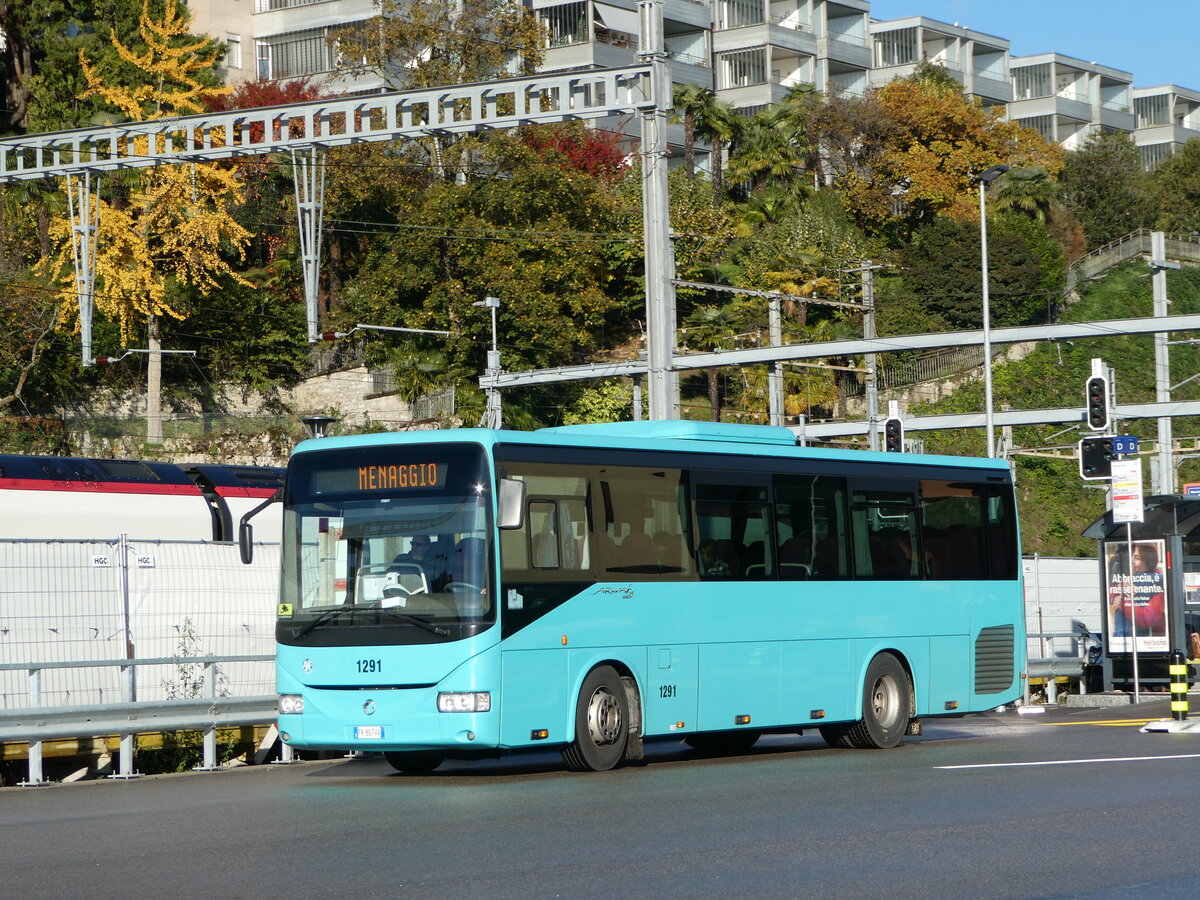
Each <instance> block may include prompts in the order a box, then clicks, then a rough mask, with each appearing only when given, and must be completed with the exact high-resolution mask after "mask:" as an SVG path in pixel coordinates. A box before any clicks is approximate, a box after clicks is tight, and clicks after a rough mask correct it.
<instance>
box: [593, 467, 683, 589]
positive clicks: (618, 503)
mask: <svg viewBox="0 0 1200 900" xmlns="http://www.w3.org/2000/svg"><path fill="white" fill-rule="evenodd" d="M595 477H596V486H595V490H594V496H596V497H597V498H598V500H599V503H598V504H597V506H596V508H595V510H594V512H595V516H596V534H595V548H596V556H597V564H596V570H597V574H598V576H599V578H600V579H601V580H603V581H680V580H692V579H693V578H694V575H693V574H691V573H692V568H693V567H692V566H691V564H690V560H689V559H688V557H687V556H686V554H685V547H686V546H687V521H686V518H685V516H686V510H687V506H686V504H685V503H681V494H682V492H683V490H684V488H685V482H684V476H683V473H682V472H681V471H680V470H679V469H655V468H642V467H637V466H605V467H603V468H601V469H598V470H597V472H596V476H595Z"/></svg>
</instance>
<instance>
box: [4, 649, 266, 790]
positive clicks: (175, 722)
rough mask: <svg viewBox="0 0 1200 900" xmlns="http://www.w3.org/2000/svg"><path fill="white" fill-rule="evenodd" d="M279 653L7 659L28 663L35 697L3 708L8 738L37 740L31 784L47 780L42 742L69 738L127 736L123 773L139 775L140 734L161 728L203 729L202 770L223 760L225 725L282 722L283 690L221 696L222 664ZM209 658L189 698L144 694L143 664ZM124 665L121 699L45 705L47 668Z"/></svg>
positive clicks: (15, 666) (32, 746) (13, 666)
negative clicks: (141, 698)
mask: <svg viewBox="0 0 1200 900" xmlns="http://www.w3.org/2000/svg"><path fill="white" fill-rule="evenodd" d="M274 658H275V657H274V656H263V655H257V656H168V657H161V658H156V659H111V660H91V659H89V660H80V661H72V662H47V663H41V662H38V663H5V664H0V671H10V672H11V671H25V672H27V673H28V678H29V693H28V696H29V701H30V705H29V706H27V707H24V708H21V709H5V710H0V742H5V741H28V742H29V775H28V778H27V779H26V780H25V781H23V782H21V784H22V785H23V786H27V787H28V786H36V785H41V784H46V781H45V778H44V774H43V770H42V742H43V741H48V740H56V739H61V738H80V737H89V738H95V737H107V736H110V735H117V736H118V737H120V740H121V746H120V763H119V770H118V773H117V775H115V776H113V777H117V778H134V777H136V773H135V772H134V771H133V738H134V735H136V734H144V733H149V732H156V731H202V732H203V733H204V750H203V754H204V755H203V762H202V763H201V765H200V766H198V767H197V771H211V770H213V769H215V768H216V767H217V729H218V728H231V727H236V726H240V725H265V724H269V723H274V721H275V718H276V715H277V711H276V710H277V707H276V704H277V699H278V698H277V697H276V695H275V694H262V695H258V696H250V697H218V696H217V695H216V685H217V680H218V676H219V666H220V664H222V663H232V662H267V661H271V660H274ZM156 665H157V666H163V665H174V666H190V665H203V666H204V681H203V683H204V685H205V694H206V696H203V697H193V698H185V699H182V700H154V701H149V702H138V701H137V700H135V699H134V697H135V696H136V688H135V685H136V683H137V680H136V677H135V672H136V670H137V668H138V667H140V666H156ZM73 668H119V669H120V670H121V699H120V701H119V702H116V703H96V704H88V705H86V706H43V705H41V694H42V673H43V672H44V671H45V670H47V669H73Z"/></svg>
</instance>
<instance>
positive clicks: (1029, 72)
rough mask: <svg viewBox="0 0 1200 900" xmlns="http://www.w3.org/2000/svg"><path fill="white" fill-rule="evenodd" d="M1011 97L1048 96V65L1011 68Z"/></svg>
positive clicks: (1028, 98) (1030, 97) (1017, 98)
mask: <svg viewBox="0 0 1200 900" xmlns="http://www.w3.org/2000/svg"><path fill="white" fill-rule="evenodd" d="M1012 77H1013V99H1014V100H1032V99H1033V98H1035V97H1049V96H1050V94H1051V91H1050V65H1049V64H1048V63H1043V64H1042V65H1040V66H1021V67H1020V68H1019V69H1013V70H1012Z"/></svg>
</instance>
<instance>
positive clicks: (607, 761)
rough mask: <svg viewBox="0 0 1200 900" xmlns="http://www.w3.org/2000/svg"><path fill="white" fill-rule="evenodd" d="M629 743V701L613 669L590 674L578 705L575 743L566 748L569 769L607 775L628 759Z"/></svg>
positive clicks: (595, 670)
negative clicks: (627, 745)
mask: <svg viewBox="0 0 1200 900" xmlns="http://www.w3.org/2000/svg"><path fill="white" fill-rule="evenodd" d="M628 742H629V698H628V697H627V696H626V695H625V685H624V684H623V683H622V681H621V676H620V675H618V674H617V672H616V670H615V669H613V668H612V667H611V666H597V667H596V668H595V669H592V671H591V672H589V673H588V676H587V678H585V679H584V680H583V686H582V687H581V688H580V689H579V701H578V702H577V703H576V704H575V740H573V741H572V742H571V743H569V744H567V745H566V746H565V747H564V748H563V760H564V761H565V762H566V764H567V768H569V769H572V770H574V771H576V772H607V771H608V770H609V769H612V768H615V767H616V766H617V764H618V763H620V761H621V760H622V759H623V758H624V756H625V746H626V744H628Z"/></svg>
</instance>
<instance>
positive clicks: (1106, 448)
mask: <svg viewBox="0 0 1200 900" xmlns="http://www.w3.org/2000/svg"><path fill="white" fill-rule="evenodd" d="M1112 461H1113V439H1112V438H1110V437H1086V438H1084V439H1083V440H1081V441H1080V442H1079V477H1080V478H1083V479H1084V480H1085V481H1097V480H1101V479H1105V478H1111V477H1112Z"/></svg>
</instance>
